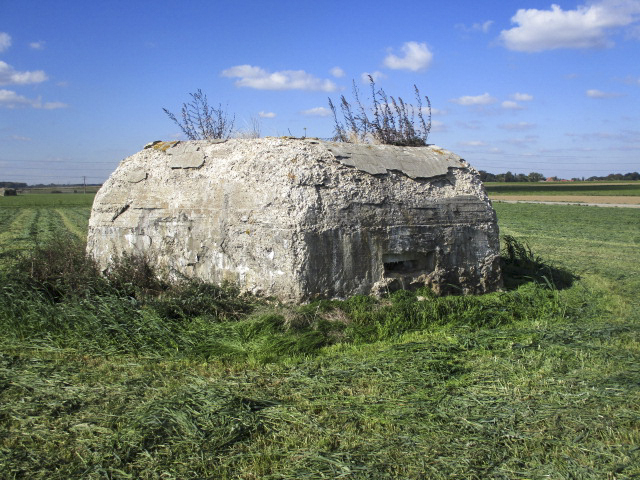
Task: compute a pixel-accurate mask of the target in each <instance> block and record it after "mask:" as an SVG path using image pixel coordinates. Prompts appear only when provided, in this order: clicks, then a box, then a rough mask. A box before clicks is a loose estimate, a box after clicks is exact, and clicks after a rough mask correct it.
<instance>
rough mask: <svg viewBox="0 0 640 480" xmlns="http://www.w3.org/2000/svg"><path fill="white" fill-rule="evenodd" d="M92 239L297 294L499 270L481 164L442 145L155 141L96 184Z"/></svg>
mask: <svg viewBox="0 0 640 480" xmlns="http://www.w3.org/2000/svg"><path fill="white" fill-rule="evenodd" d="M88 250H89V252H90V253H91V254H92V255H93V256H94V257H95V258H96V259H97V260H98V261H99V262H100V263H101V265H102V266H103V267H105V268H106V267H107V266H108V264H109V262H110V261H111V260H112V259H113V258H115V257H117V256H118V255H121V254H122V253H123V252H129V253H135V252H144V253H145V254H147V255H148V256H149V258H150V259H151V261H152V262H153V263H154V264H156V265H157V266H158V267H161V268H166V269H167V270H168V271H170V272H174V273H176V272H179V273H180V274H183V275H187V276H196V277H199V278H201V279H204V280H207V281H213V282H220V281H223V280H231V281H234V282H237V283H238V284H239V285H240V287H241V288H243V289H245V290H249V291H252V292H255V293H263V294H267V295H274V296H277V297H279V298H281V299H283V300H289V301H305V300H310V299H313V298H319V297H325V298H331V297H345V296H348V295H353V294H357V293H361V294H369V293H382V292H385V291H386V290H388V289H391V290H392V289H397V288H402V287H405V288H411V287H415V286H418V285H429V286H430V287H431V288H432V289H434V290H435V291H436V292H438V293H446V292H451V291H460V292H464V293H482V292H487V291H491V290H494V289H496V288H497V287H498V286H499V285H500V282H501V277H500V270H499V236H498V227H497V223H496V216H495V212H494V211H493V208H492V207H491V204H490V202H489V199H488V197H487V195H486V193H485V191H484V188H483V186H482V184H481V182H480V180H479V178H478V175H477V172H475V170H473V169H472V168H471V167H470V166H469V165H468V164H467V163H466V162H464V161H463V160H461V159H460V158H459V157H457V156H456V155H454V154H452V153H451V152H448V151H445V150H442V149H439V148H437V147H423V148H415V147H412V148H410V147H407V148H403V147H391V146H377V145H376V146H373V145H351V144H337V143H329V142H321V141H317V140H309V139H307V140H302V139H282V138H265V139H255V140H244V139H232V140H228V141H226V142H216V143H213V142H180V143H177V144H176V143H175V142H171V143H165V142H157V143H154V144H151V145H148V146H147V147H146V148H145V149H144V150H142V151H141V152H139V153H137V154H135V155H133V156H131V157H129V158H127V159H125V160H123V161H122V162H121V164H120V166H119V167H118V169H117V170H116V171H115V172H114V173H113V175H112V176H111V177H110V178H109V180H108V181H107V182H106V183H105V184H104V185H103V187H102V188H101V190H100V191H99V192H98V194H97V196H96V199H95V201H94V206H93V211H92V214H91V219H90V223H89V240H88Z"/></svg>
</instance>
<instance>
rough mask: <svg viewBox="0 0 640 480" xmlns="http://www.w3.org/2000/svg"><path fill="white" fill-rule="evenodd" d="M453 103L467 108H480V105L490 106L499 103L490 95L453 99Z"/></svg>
mask: <svg viewBox="0 0 640 480" xmlns="http://www.w3.org/2000/svg"><path fill="white" fill-rule="evenodd" d="M450 101H451V102H452V103H457V104H458V105H463V106H465V107H469V106H479V105H490V104H492V103H495V102H497V101H498V100H497V99H496V98H494V97H492V96H491V95H489V94H488V93H483V94H482V95H475V96H473V95H465V96H463V97H458V98H453V99H451V100H450Z"/></svg>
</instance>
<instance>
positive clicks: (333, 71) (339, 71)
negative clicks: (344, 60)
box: [329, 67, 345, 78]
mask: <svg viewBox="0 0 640 480" xmlns="http://www.w3.org/2000/svg"><path fill="white" fill-rule="evenodd" d="M329 73H330V74H331V75H333V76H334V77H336V78H342V77H344V75H345V73H344V70H342V69H341V68H340V67H333V68H332V69H331V70H329Z"/></svg>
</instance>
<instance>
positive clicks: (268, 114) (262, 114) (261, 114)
mask: <svg viewBox="0 0 640 480" xmlns="http://www.w3.org/2000/svg"><path fill="white" fill-rule="evenodd" d="M258 116H259V117H260V118H276V114H275V113H273V112H258Z"/></svg>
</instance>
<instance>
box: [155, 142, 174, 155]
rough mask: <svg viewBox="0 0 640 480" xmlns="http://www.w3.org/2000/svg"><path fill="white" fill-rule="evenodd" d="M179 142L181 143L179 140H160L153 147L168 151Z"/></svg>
mask: <svg viewBox="0 0 640 480" xmlns="http://www.w3.org/2000/svg"><path fill="white" fill-rule="evenodd" d="M178 143H180V142H179V141H175V142H158V143H155V144H153V145H152V147H151V148H153V149H154V150H160V151H161V152H166V151H167V150H168V149H170V148H171V147H174V146H176V145H177V144H178Z"/></svg>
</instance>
